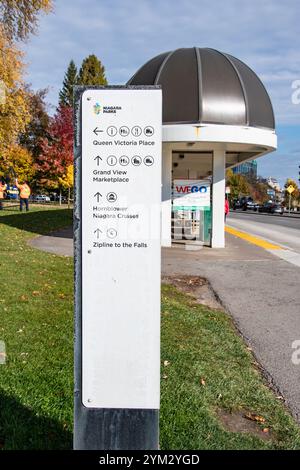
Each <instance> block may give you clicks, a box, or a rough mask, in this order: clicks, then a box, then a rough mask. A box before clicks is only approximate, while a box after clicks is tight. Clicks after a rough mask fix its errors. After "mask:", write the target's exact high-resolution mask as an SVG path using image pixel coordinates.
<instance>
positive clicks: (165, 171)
mask: <svg viewBox="0 0 300 470" xmlns="http://www.w3.org/2000/svg"><path fill="white" fill-rule="evenodd" d="M171 198H172V148H171V147H170V146H169V145H168V144H163V148H162V191H161V200H162V204H161V246H171V244H172V239H171Z"/></svg>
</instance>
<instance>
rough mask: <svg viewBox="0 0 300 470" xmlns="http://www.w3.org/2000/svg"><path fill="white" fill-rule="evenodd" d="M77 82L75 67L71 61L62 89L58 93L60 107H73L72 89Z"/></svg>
mask: <svg viewBox="0 0 300 470" xmlns="http://www.w3.org/2000/svg"><path fill="white" fill-rule="evenodd" d="M77 80H78V78H77V67H76V65H75V62H74V61H73V60H71V62H70V63H69V66H68V69H67V72H66V74H65V78H64V81H63V86H62V89H61V91H60V92H59V105H60V106H73V88H74V86H75V85H76V84H77Z"/></svg>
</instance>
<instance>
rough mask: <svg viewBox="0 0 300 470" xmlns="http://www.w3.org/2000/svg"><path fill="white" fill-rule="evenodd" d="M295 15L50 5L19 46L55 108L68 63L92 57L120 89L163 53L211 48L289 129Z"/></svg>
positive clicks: (194, 3)
mask: <svg viewBox="0 0 300 470" xmlns="http://www.w3.org/2000/svg"><path fill="white" fill-rule="evenodd" d="M299 16H300V3H299V0H286V1H284V2H283V1H282V0H252V1H251V2H249V1H248V0H247V1H246V0H227V1H226V2H224V0H201V1H199V0H181V1H180V2H179V1H177V2H174V0H139V1H136V0H63V1H62V0H60V1H59V0H57V1H56V5H55V11H54V13H53V14H51V15H49V16H45V17H43V18H42V19H41V23H40V29H39V35H38V36H37V37H34V38H32V39H31V41H30V42H29V44H27V45H25V49H26V52H27V58H28V61H29V62H30V64H29V80H30V81H31V82H32V83H33V86H34V87H35V88H40V87H46V86H50V87H51V92H50V95H49V97H50V99H51V101H52V102H53V103H54V104H56V100H57V97H58V92H59V89H60V87H61V83H62V80H63V76H64V73H65V70H66V67H67V65H68V63H69V61H70V59H71V58H73V59H74V60H75V61H76V63H77V64H78V65H80V63H81V61H82V59H83V58H84V57H85V56H87V55H88V54H91V53H95V54H96V55H97V56H98V57H99V58H100V59H101V60H102V62H103V64H104V65H105V67H106V72H107V77H108V80H109V82H110V83H113V84H124V83H125V82H126V81H127V80H128V79H129V78H130V77H131V75H133V73H134V72H135V71H136V70H137V68H139V67H140V66H141V65H142V64H143V63H145V62H146V61H147V60H148V59H150V58H151V57H153V56H155V55H157V54H159V53H161V52H163V51H167V50H172V49H175V48H179V47H191V46H199V47H213V48H216V49H219V50H221V51H224V52H228V53H231V54H232V55H234V56H236V57H238V58H239V59H241V60H243V61H244V62H245V63H247V64H248V65H249V66H250V67H251V68H253V70H254V71H255V72H256V73H257V74H258V75H259V76H260V78H261V79H262V80H263V82H264V84H265V86H266V88H267V90H268V92H269V94H270V97H271V100H272V103H273V106H274V110H275V117H276V122H277V124H281V125H284V124H288V125H292V124H293V125H295V124H299V112H300V105H299V106H296V105H293V104H292V102H291V94H292V91H291V83H292V81H293V80H295V79H300V34H299ZM299 147H300V145H299ZM280 158H281V157H278V159H277V160H276V162H280ZM282 158H283V157H282ZM268 160H269V157H266V162H268Z"/></svg>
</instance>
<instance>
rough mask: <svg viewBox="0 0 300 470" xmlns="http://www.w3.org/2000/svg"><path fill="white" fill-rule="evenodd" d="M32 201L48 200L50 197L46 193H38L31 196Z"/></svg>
mask: <svg viewBox="0 0 300 470" xmlns="http://www.w3.org/2000/svg"><path fill="white" fill-rule="evenodd" d="M33 200H34V202H50V197H49V196H46V194H38V195H36V196H34V198H33Z"/></svg>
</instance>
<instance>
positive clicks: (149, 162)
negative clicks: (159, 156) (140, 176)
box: [144, 155, 154, 166]
mask: <svg viewBox="0 0 300 470" xmlns="http://www.w3.org/2000/svg"><path fill="white" fill-rule="evenodd" d="M144 163H145V165H146V166H151V165H153V163H154V158H153V157H151V155H147V157H145V158H144Z"/></svg>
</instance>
